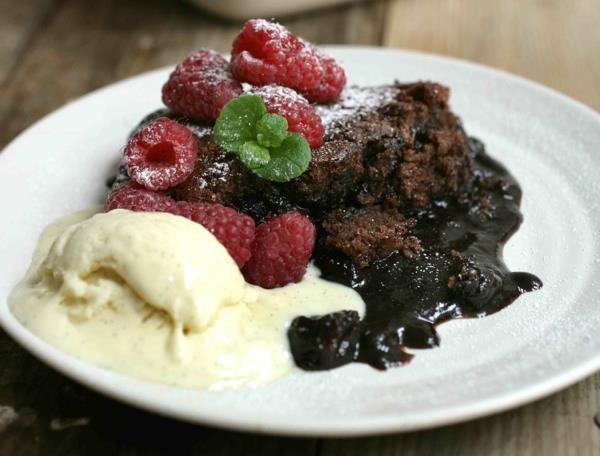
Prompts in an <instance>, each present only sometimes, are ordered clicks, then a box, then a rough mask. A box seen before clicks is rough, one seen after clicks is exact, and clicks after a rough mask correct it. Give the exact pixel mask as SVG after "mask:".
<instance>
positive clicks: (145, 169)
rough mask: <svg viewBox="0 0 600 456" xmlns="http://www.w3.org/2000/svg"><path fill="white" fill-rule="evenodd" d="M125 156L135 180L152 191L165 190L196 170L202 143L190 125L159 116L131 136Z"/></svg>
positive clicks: (127, 166) (128, 169)
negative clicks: (199, 148) (195, 166)
mask: <svg viewBox="0 0 600 456" xmlns="http://www.w3.org/2000/svg"><path fill="white" fill-rule="evenodd" d="M124 155H125V167H126V168H127V173H128V174H129V176H130V177H131V178H132V179H133V180H134V181H136V182H137V183H138V184H140V185H143V186H144V187H146V188H147V189H149V190H164V189H167V188H169V187H173V186H175V185H177V184H179V183H181V182H183V181H184V180H185V179H186V178H187V177H188V176H189V175H190V174H191V173H192V171H194V164H195V163H196V158H197V156H198V142H197V140H196V138H195V136H194V134H193V133H192V132H191V131H190V130H189V129H188V128H187V127H185V126H183V125H181V124H179V123H177V122H175V121H174V120H171V119H168V118H166V117H159V118H158V119H156V120H154V121H153V122H151V123H150V124H148V125H146V126H145V127H144V128H141V129H140V130H138V131H136V132H135V133H134V134H133V135H132V136H131V138H129V141H128V142H127V145H126V146H125V150H124Z"/></svg>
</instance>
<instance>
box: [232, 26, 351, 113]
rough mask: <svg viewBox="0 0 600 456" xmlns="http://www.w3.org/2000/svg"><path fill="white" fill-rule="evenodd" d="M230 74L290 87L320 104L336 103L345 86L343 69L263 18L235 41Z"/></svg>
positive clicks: (256, 81)
mask: <svg viewBox="0 0 600 456" xmlns="http://www.w3.org/2000/svg"><path fill="white" fill-rule="evenodd" d="M231 72H232V73H233V76H234V77H235V78H236V79H237V80H239V81H245V82H249V83H251V84H254V85H259V86H262V85H268V84H278V85H282V86H285V87H290V88H292V89H294V90H297V91H298V92H300V93H301V94H302V95H304V96H305V97H306V98H307V99H308V100H309V101H314V102H319V103H328V102H331V101H334V100H335V99H336V98H337V97H338V95H339V94H340V92H341V91H342V88H343V87H344V84H345V83H346V77H345V75H344V70H343V69H342V67H340V66H339V65H338V64H337V63H336V62H335V61H334V60H333V59H332V58H330V57H326V56H324V55H323V54H321V53H320V52H319V51H318V50H317V49H316V48H315V47H313V46H312V45H311V44H309V43H307V42H305V41H303V40H301V39H300V38H298V37H296V36H295V35H293V34H292V33H290V32H289V31H288V30H287V29H286V28H285V27H283V26H282V25H280V24H277V23H274V22H269V21H266V20H264V19H250V20H249V21H247V22H246V23H245V24H244V27H243V28H242V30H241V31H240V33H239V34H238V36H237V37H236V38H235V40H234V42H233V47H232V51H231ZM327 73H332V75H333V76H330V75H328V74H327Z"/></svg>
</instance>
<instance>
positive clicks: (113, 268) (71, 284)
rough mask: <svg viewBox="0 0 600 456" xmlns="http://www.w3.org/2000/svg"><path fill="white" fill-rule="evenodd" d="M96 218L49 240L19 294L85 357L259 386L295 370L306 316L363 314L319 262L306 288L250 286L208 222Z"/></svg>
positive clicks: (75, 219) (148, 372) (49, 333)
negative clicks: (294, 354) (296, 341)
mask: <svg viewBox="0 0 600 456" xmlns="http://www.w3.org/2000/svg"><path fill="white" fill-rule="evenodd" d="M93 212H94V211H87V212H82V213H78V214H74V215H72V216H68V217H65V218H63V219H61V220H59V221H57V222H55V223H54V224H52V225H50V226H49V227H48V228H47V229H46V230H45V231H44V233H43V234H42V236H41V238H40V241H39V244H38V247H37V249H36V252H35V254H34V258H33V260H32V265H31V267H30V269H29V271H28V273H27V275H26V277H25V279H24V280H23V281H22V282H21V283H20V284H19V285H18V286H17V287H16V288H15V290H14V291H13V293H12V294H11V295H10V296H9V305H10V308H11V310H12V312H13V313H14V314H15V316H16V317H17V318H18V319H19V320H20V321H21V322H22V323H23V324H24V325H25V326H26V327H28V328H29V329H30V330H31V331H32V332H34V333H35V334H37V335H39V336H40V337H42V338H43V339H45V340H47V341H48V342H50V343H52V344H54V345H56V346H57V347H59V348H61V349H62V350H64V351H66V352H69V353H71V354H73V355H75V356H78V357H79V358H81V359H84V360H86V361H89V362H92V363H95V364H98V365H100V366H104V367H107V368H110V369H114V370H117V371H121V372H124V373H127V374H131V375H134V376H137V377H141V378H145V379H149V380H154V381H160V382H164V383H169V384H174V385H180V386H193V387H211V388H224V387H232V386H242V385H260V384H264V383H268V382H270V381H272V380H274V379H276V378H279V377H281V376H282V375H285V374H286V373H287V372H289V371H290V370H291V369H292V367H293V360H292V358H291V354H290V352H289V346H288V341H287V337H286V330H287V327H288V325H289V323H290V322H291V320H292V319H293V318H294V317H296V316H298V315H320V314H326V313H329V312H335V311H339V310H343V309H347V310H357V311H358V312H359V313H360V314H362V313H363V312H364V303H363V301H362V299H361V298H360V296H359V295H358V294H357V293H356V292H355V291H353V290H352V289H350V288H347V287H344V286H342V285H338V284H334V283H331V282H327V281H325V280H322V279H320V278H319V277H318V270H316V268H314V267H310V268H309V271H308V273H307V275H306V276H305V278H304V279H303V280H302V281H301V282H300V283H298V284H293V285H288V286H286V287H282V288H279V289H275V290H264V289H262V288H259V287H255V286H252V285H249V284H247V283H246V282H245V281H244V278H243V276H242V275H241V273H240V271H239V269H238V267H237V265H236V264H235V262H234V261H233V259H232V258H231V257H230V256H229V254H228V253H227V251H226V250H225V248H224V247H223V246H222V245H221V244H220V243H219V242H218V241H217V240H216V238H214V236H213V235H212V234H210V233H209V232H208V231H207V230H205V229H204V228H202V227H201V226H200V225H198V224H196V223H194V222H191V221H189V220H187V219H185V218H183V217H178V216H175V215H171V214H165V213H136V212H130V211H124V210H115V211H111V212H108V213H101V214H96V215H93V216H92V214H93Z"/></svg>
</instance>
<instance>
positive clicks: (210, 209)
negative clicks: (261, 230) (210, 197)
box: [176, 201, 256, 268]
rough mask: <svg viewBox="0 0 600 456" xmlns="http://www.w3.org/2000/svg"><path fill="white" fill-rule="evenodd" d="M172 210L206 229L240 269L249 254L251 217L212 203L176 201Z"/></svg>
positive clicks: (252, 239) (251, 238)
mask: <svg viewBox="0 0 600 456" xmlns="http://www.w3.org/2000/svg"><path fill="white" fill-rule="evenodd" d="M176 213H177V214H178V215H181V216H183V217H186V218H188V219H190V220H193V221H194V222H196V223H199V224H200V225H202V226H203V227H204V228H206V229H207V230H208V231H210V232H211V233H212V234H213V235H214V236H215V237H216V238H217V239H218V240H219V242H220V243H221V244H223V246H224V247H225V248H226V249H227V251H228V252H229V255H231V257H232V258H233V259H234V260H235V262H236V263H237V264H238V266H239V267H240V268H241V267H242V266H244V265H245V264H246V263H247V262H248V260H249V259H250V256H251V247H252V242H253V241H254V234H255V228H256V227H255V224H254V220H253V219H252V217H250V216H248V215H246V214H242V213H241V212H238V211H236V210H235V209H232V208H230V207H226V206H223V205H221V204H215V203H192V202H187V201H180V202H178V203H177V210H176Z"/></svg>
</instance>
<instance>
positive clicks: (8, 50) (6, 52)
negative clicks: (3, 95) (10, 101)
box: [0, 0, 55, 86]
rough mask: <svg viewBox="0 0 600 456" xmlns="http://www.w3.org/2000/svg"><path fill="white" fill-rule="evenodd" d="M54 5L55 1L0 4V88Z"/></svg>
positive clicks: (22, 0) (26, 0)
mask: <svg viewBox="0 0 600 456" xmlns="http://www.w3.org/2000/svg"><path fill="white" fill-rule="evenodd" d="M54 3H55V0H20V1H18V2H11V1H2V2H0V86H1V85H2V84H3V83H4V81H5V80H6V78H7V76H8V74H9V73H10V70H11V69H12V68H13V67H14V66H15V65H16V64H17V62H18V60H19V58H20V57H21V56H22V55H23V53H24V52H25V51H26V49H27V45H28V44H29V42H30V40H31V38H32V36H33V33H34V32H35V31H36V30H37V29H38V27H39V25H40V23H41V22H43V20H44V18H45V17H46V16H47V14H48V12H49V11H50V10H51V8H52V6H53V5H54Z"/></svg>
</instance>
